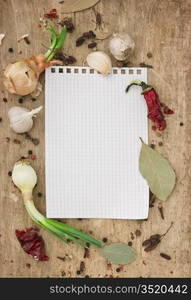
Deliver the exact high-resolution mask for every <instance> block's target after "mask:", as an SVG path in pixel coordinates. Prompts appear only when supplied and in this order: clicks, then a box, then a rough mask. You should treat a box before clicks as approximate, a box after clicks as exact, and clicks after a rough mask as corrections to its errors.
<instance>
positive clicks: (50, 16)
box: [44, 8, 58, 19]
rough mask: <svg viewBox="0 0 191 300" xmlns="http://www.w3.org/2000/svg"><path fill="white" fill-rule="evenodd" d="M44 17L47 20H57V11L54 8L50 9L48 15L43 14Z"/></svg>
mask: <svg viewBox="0 0 191 300" xmlns="http://www.w3.org/2000/svg"><path fill="white" fill-rule="evenodd" d="M44 17H45V18H47V19H57V18H58V15H57V10H56V9H55V8H53V9H51V10H50V11H49V12H48V13H46V14H44Z"/></svg>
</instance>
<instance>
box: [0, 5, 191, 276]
mask: <svg viewBox="0 0 191 300" xmlns="http://www.w3.org/2000/svg"><path fill="white" fill-rule="evenodd" d="M52 8H56V9H57V10H58V14H59V15H60V17H61V18H64V17H65V16H66V15H64V14H62V15H61V12H62V11H63V5H62V4H59V3H58V1H56V0H41V1H38V0H27V1H20V0H9V1H8V0H1V1H0V33H5V34H6V37H5V39H4V41H3V43H2V46H0V57H1V69H2V68H4V67H5V66H6V65H7V64H8V63H9V62H10V61H14V60H15V59H17V58H21V57H27V56H30V55H32V54H33V53H38V52H44V51H45V50H46V49H45V48H44V46H43V44H44V45H48V43H49V36H48V34H47V33H45V32H43V30H42V28H39V18H40V16H42V15H43V13H44V12H47V11H49V10H50V9H52ZM95 10H96V11H97V12H100V13H101V15H102V19H103V23H102V26H101V27H100V28H99V27H98V28H97V29H96V31H95V13H94V10H93V9H88V10H86V11H82V12H78V13H74V14H71V15H70V14H69V15H67V16H69V17H71V18H72V19H73V22H74V24H75V28H76V29H75V31H74V32H73V33H72V34H68V37H67V41H66V43H65V46H64V52H65V53H67V54H69V55H74V56H75V57H76V58H77V63H76V65H82V64H83V62H84V59H85V58H86V55H87V53H88V52H90V50H89V49H88V48H87V45H83V46H81V47H78V48H76V46H75V40H76V39H77V37H79V36H80V35H81V34H82V33H83V32H84V31H87V30H94V31H95V32H96V34H97V36H98V37H103V36H107V35H109V34H110V33H112V32H113V31H126V32H128V33H130V34H131V36H132V37H133V39H134V40H135V43H136V50H135V54H134V55H133V56H132V57H131V58H130V60H131V61H132V63H133V64H134V65H139V64H140V63H141V62H144V63H146V64H150V65H152V66H153V69H149V70H148V75H149V82H150V83H151V84H153V85H154V86H156V87H157V90H158V93H159V95H160V98H161V101H162V102H165V103H166V104H168V105H169V106H170V107H171V108H172V109H174V111H175V114H174V115H173V116H169V118H168V120H167V123H168V129H167V130H165V131H164V132H162V134H161V136H158V135H157V133H156V132H153V131H152V130H151V129H150V130H149V138H150V143H153V144H155V145H156V150H158V151H159V152H161V153H162V154H163V155H164V156H165V157H167V158H168V159H169V161H170V162H171V164H172V166H173V167H174V169H175V171H176V174H177V185H176V188H175V190H174V192H173V194H172V195H171V197H170V198H169V199H168V200H167V201H166V202H163V203H162V206H163V209H164V220H163V219H161V216H160V213H159V210H158V206H159V205H160V202H159V201H155V203H154V207H152V208H150V212H149V218H148V220H147V221H144V220H143V221H131V220H102V219H100V220H98V219H93V220H89V219H87V220H82V221H80V220H67V223H68V224H71V225H73V226H76V227H77V228H79V229H82V230H85V231H86V232H89V231H92V232H93V235H94V236H95V237H96V238H97V239H99V240H102V239H103V238H104V237H107V239H108V243H109V242H111V241H112V242H125V243H128V242H129V241H132V243H133V247H134V248H135V249H136V251H137V252H138V257H137V259H136V261H135V262H133V263H132V264H130V265H127V266H124V268H123V270H122V271H121V272H116V268H117V267H118V266H116V265H113V266H112V270H107V263H106V261H105V260H104V259H103V258H102V256H101V255H100V254H99V252H98V251H97V249H95V248H93V247H92V248H91V250H90V255H91V257H90V258H89V259H88V258H86V259H84V258H83V255H84V250H83V249H81V248H80V247H78V246H76V245H72V246H65V245H64V244H63V243H62V242H61V241H59V240H58V239H57V238H55V237H54V236H52V235H51V234H49V233H47V232H45V231H44V230H41V231H40V234H41V235H42V236H43V238H44V240H45V243H46V250H47V254H48V255H49V257H50V260H49V261H48V262H37V261H35V260H33V259H32V258H31V257H30V256H29V255H27V254H26V253H24V251H23V250H22V248H21V247H20V245H19V243H18V241H17V239H16V237H15V233H14V231H15V229H24V228H27V227H30V226H32V225H33V222H32V221H31V219H30V218H29V216H28V215H27V213H26V211H25V209H24V207H23V203H22V200H21V197H20V193H19V192H18V191H17V190H16V189H15V187H14V186H13V184H12V182H11V177H9V176H8V172H9V171H10V170H12V167H13V164H14V162H15V161H16V160H18V159H19V158H20V157H21V156H27V155H28V150H32V151H33V153H34V154H35V155H36V156H37V159H36V160H34V161H33V162H32V165H33V166H34V168H35V169H36V171H37V172H38V179H39V180H38V186H37V188H36V189H35V192H34V196H35V199H36V206H37V207H38V209H39V210H40V211H41V212H43V213H45V197H44V195H45V186H44V175H45V171H44V169H45V168H44V117H43V113H41V114H40V115H39V116H38V118H37V119H36V120H35V126H34V127H33V129H32V131H31V135H32V136H33V137H36V138H39V140H40V144H39V145H37V146H35V145H33V144H32V143H31V141H29V140H26V139H25V138H24V136H22V135H16V134H15V133H14V132H12V131H11V130H10V128H9V121H8V118H7V112H8V109H9V108H10V107H12V106H13V105H21V106H23V107H27V108H34V107H37V106H39V105H41V104H42V105H44V90H43V92H42V93H41V95H40V97H38V100H37V101H36V102H33V101H32V99H31V96H27V97H24V102H23V104H19V103H18V99H19V97H18V96H15V95H10V94H8V93H7V92H6V91H5V90H4V88H3V86H1V95H0V97H1V98H4V97H6V98H7V99H8V102H7V103H5V102H4V101H2V100H1V102H0V117H1V118H2V121H1V123H0V126H1V130H0V143H1V144H0V145H1V151H0V157H1V158H0V179H1V180H0V185H1V188H0V190H1V200H0V215H1V221H0V234H1V237H0V265H1V267H0V276H1V277H48V276H49V277H76V276H78V277H84V276H85V275H89V276H90V277H105V276H110V275H112V276H114V277H115V276H119V277H140V276H142V277H189V276H190V275H191V263H190V254H191V253H190V252H191V251H190V249H191V247H190V246H191V245H190V233H191V225H190V223H191V204H190V198H191V192H190V182H191V171H190V170H191V169H190V160H191V151H190V150H191V148H190V143H191V125H190V116H191V99H190V92H191V88H190V86H191V68H190V63H191V51H190V46H191V2H190V0H160V1H158V0H145V1H142V0H102V1H100V2H99V3H98V5H96V6H95ZM25 33H29V34H30V36H29V39H30V41H31V44H30V45H28V44H26V43H25V42H24V41H21V42H20V43H18V42H17V39H19V37H20V36H22V35H23V34H25ZM107 43H108V40H104V41H99V42H98V47H97V48H98V49H99V50H105V51H106V52H108V50H107ZM10 47H12V48H13V50H14V52H13V53H11V52H9V51H8V49H9V48H10ZM21 51H22V53H21ZM148 52H151V53H152V55H153V56H152V58H148V57H147V53H148ZM113 65H114V66H115V65H116V61H114V60H113ZM41 83H42V84H43V83H44V76H42V77H41ZM52 100H53V101H54V99H52ZM181 122H182V123H183V124H181V125H182V126H180V123H181ZM9 139H10V140H9ZM15 139H16V140H15ZM17 140H18V141H19V142H18V141H17ZM159 142H162V143H163V145H162V146H159V145H158V143H159ZM38 192H40V193H42V194H43V196H42V197H38V196H37V194H38ZM15 194H16V195H17V197H18V201H14V200H16V199H15ZM172 221H173V222H174V225H173V227H172V229H171V231H170V232H169V233H168V235H167V236H165V238H164V239H163V240H162V242H161V244H160V245H159V246H158V247H157V248H156V249H155V250H154V251H153V252H150V253H145V252H144V250H143V247H142V242H143V241H144V240H145V239H146V238H148V237H149V236H150V235H151V234H154V233H164V232H165V231H166V229H167V228H168V227H169V225H170V223H171V222H172ZM137 229H139V230H140V231H141V236H139V237H136V235H135V231H136V230H137ZM161 252H164V253H166V254H169V255H170V256H171V260H169V261H168V260H165V259H164V258H162V257H161V256H160V253H161ZM58 256H61V257H65V261H61V260H59V259H58V258H57V257H58ZM81 261H85V266H86V270H85V272H84V273H83V274H81V275H76V271H77V270H78V269H79V265H80V262H81ZM26 264H30V267H27V265H26Z"/></svg>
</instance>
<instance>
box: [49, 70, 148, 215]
mask: <svg viewBox="0 0 191 300" xmlns="http://www.w3.org/2000/svg"><path fill="white" fill-rule="evenodd" d="M135 79H138V80H142V81H145V82H147V70H146V69H145V68H122V69H121V68H120V69H119V68H113V69H112V74H110V75H108V76H102V75H101V74H98V73H97V72H96V71H94V70H93V69H91V68H89V67H51V68H49V69H47V70H46V77H45V103H46V104H45V111H46V112H45V120H46V121H45V144H46V146H45V155H46V163H45V164H46V214H47V217H49V218H113V219H145V218H147V217H148V207H149V188H148V185H147V183H146V181H145V180H144V178H143V177H142V176H141V174H140V172H139V168H138V160H139V153H140V148H141V142H140V139H139V137H141V138H142V139H143V140H144V141H145V142H146V143H147V139H148V127H147V126H148V125H147V107H146V104H145V101H144V98H143V96H142V95H141V89H140V88H139V87H136V86H135V87H133V88H131V89H130V91H129V92H128V94H126V93H125V88H126V87H127V85H128V84H129V83H130V81H131V80H135Z"/></svg>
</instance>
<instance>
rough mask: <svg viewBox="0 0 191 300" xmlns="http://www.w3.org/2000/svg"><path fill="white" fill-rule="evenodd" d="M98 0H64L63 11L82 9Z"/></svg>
mask: <svg viewBox="0 0 191 300" xmlns="http://www.w3.org/2000/svg"><path fill="white" fill-rule="evenodd" d="M99 1H100V0H65V1H64V3H63V6H62V7H63V13H71V12H75V11H80V10H84V9H87V8H90V7H92V6H94V5H95V4H96V3H98V2H99Z"/></svg>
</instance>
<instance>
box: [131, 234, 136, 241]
mask: <svg viewBox="0 0 191 300" xmlns="http://www.w3.org/2000/svg"><path fill="white" fill-rule="evenodd" d="M134 238H135V237H134V234H133V232H131V239H132V240H134Z"/></svg>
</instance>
